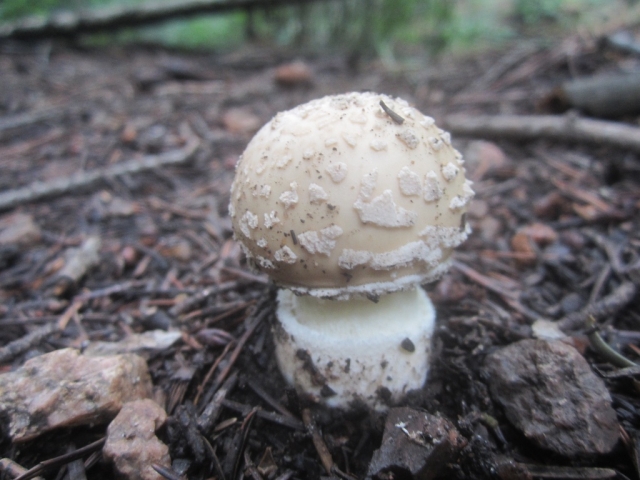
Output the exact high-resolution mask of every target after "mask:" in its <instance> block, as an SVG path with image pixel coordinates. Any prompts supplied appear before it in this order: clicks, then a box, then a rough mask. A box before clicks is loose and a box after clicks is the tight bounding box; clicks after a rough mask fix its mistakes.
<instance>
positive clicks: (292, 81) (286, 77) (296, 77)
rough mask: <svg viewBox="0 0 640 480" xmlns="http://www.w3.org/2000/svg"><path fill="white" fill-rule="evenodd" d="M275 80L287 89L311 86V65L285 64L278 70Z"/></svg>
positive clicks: (301, 63) (302, 63) (300, 63)
mask: <svg viewBox="0 0 640 480" xmlns="http://www.w3.org/2000/svg"><path fill="white" fill-rule="evenodd" d="M275 80H276V82H277V83H278V84H280V85H282V86H286V87H293V86H298V85H309V84H311V83H312V81H313V72H312V71H311V68H310V67H309V65H307V64H306V63H304V62H302V61H297V62H291V63H285V64H283V65H280V66H279V67H278V68H277V69H276V72H275Z"/></svg>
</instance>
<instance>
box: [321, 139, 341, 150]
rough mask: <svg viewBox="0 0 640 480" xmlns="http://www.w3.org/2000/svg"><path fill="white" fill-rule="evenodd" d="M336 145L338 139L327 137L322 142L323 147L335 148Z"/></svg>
mask: <svg viewBox="0 0 640 480" xmlns="http://www.w3.org/2000/svg"><path fill="white" fill-rule="evenodd" d="M337 144H338V139H337V138H336V137H329V138H327V139H326V140H325V141H324V146H325V147H329V148H330V147H335V146H336V145H337Z"/></svg>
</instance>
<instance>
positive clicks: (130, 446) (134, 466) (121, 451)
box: [102, 399, 171, 480]
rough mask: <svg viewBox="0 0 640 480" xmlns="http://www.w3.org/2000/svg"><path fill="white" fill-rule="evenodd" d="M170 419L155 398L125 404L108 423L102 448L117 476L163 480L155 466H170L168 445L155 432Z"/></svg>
mask: <svg viewBox="0 0 640 480" xmlns="http://www.w3.org/2000/svg"><path fill="white" fill-rule="evenodd" d="M166 420H167V414H166V412H165V411H164V410H163V409H162V408H161V407H160V406H159V405H158V404H157V403H155V402H154V401H153V400H149V399H144V400H135V401H133V402H128V403H125V404H124V405H123V406H122V410H120V413H118V415H117V416H116V418H114V419H113V421H112V422H111V423H110V424H109V428H108V429H107V441H106V443H105V445H104V448H103V449H102V453H103V455H104V456H105V458H106V459H108V460H109V461H111V462H112V463H113V465H114V467H115V469H116V471H117V473H118V476H120V477H123V478H127V479H129V480H161V479H162V478H164V477H162V475H160V474H159V473H157V472H156V471H155V470H154V469H153V467H152V465H159V466H161V467H166V468H171V457H170V456H169V448H168V447H167V446H166V445H165V444H164V443H162V442H161V441H160V440H159V439H158V437H156V432H157V431H158V429H160V427H162V426H163V425H164V423H165V422H166Z"/></svg>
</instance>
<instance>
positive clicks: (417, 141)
mask: <svg viewBox="0 0 640 480" xmlns="http://www.w3.org/2000/svg"><path fill="white" fill-rule="evenodd" d="M283 159H286V161H284V160H283ZM463 165H464V162H463V160H462V155H461V154H460V153H459V152H458V151H457V150H455V149H454V148H453V147H452V146H451V139H450V136H449V134H448V133H447V132H444V131H443V130H441V129H439V128H438V127H437V126H436V125H435V122H434V120H433V119H432V118H431V117H427V116H425V115H423V114H422V113H420V112H419V111H418V110H416V109H415V108H413V107H411V106H410V105H409V104H408V103H407V102H406V101H404V100H402V99H393V98H391V97H388V96H386V95H380V94H376V93H348V94H344V95H335V96H328V97H324V98H321V99H318V100H313V101H311V102H309V103H306V104H304V105H300V106H298V107H296V108H294V109H292V110H289V111H286V112H281V113H279V114H277V115H276V116H275V117H274V118H273V119H272V120H271V121H270V122H268V123H267V124H266V125H265V126H264V127H262V129H260V131H259V132H258V133H257V134H256V136H255V137H254V138H253V139H252V140H251V142H250V143H249V145H248V146H247V148H246V150H245V151H244V153H243V155H242V157H241V158H240V160H239V163H238V166H237V169H236V177H235V180H234V182H233V185H232V188H231V204H230V207H229V214H230V216H231V219H232V224H233V228H234V233H235V237H236V240H237V241H238V242H240V244H241V246H242V249H243V251H244V252H245V254H246V255H247V258H248V261H249V262H250V264H251V265H253V266H254V267H255V268H256V269H258V270H263V271H265V272H266V273H268V274H269V276H270V277H271V278H272V279H273V280H274V281H275V282H276V283H277V284H278V285H280V286H282V287H285V288H287V289H289V290H291V291H292V292H294V293H295V294H297V295H302V296H303V297H300V298H296V297H294V296H293V295H291V294H289V293H282V294H281V295H280V297H279V298H280V306H279V310H278V318H279V322H280V323H279V326H278V327H277V328H278V330H279V335H277V339H276V350H277V355H278V360H279V364H280V366H281V369H282V370H283V373H284V375H285V377H287V379H288V380H289V381H290V382H291V383H292V384H295V385H296V386H297V387H298V388H299V389H300V390H302V391H305V392H307V393H313V394H318V395H320V394H321V393H322V392H321V391H320V390H322V389H323V388H324V390H323V392H324V393H322V394H323V395H325V396H324V397H322V398H325V399H326V400H325V401H326V403H328V404H330V405H339V406H345V405H346V404H347V403H348V402H350V401H351V400H353V399H354V398H355V397H356V396H357V397H358V398H360V399H364V400H365V402H366V403H368V404H369V405H370V406H372V407H374V408H384V405H383V404H382V403H381V401H380V399H379V396H376V395H375V394H372V392H376V391H380V389H383V390H384V389H387V391H388V392H390V395H387V398H388V399H389V398H390V399H391V400H392V401H393V400H397V399H399V398H400V397H401V396H402V395H403V394H404V393H405V392H406V391H407V390H408V389H412V388H419V387H420V386H421V385H422V384H423V382H424V380H425V378H426V372H427V369H428V367H427V365H428V359H427V360H424V359H422V357H423V356H424V357H427V358H428V354H426V353H425V352H428V351H429V343H430V340H428V339H427V340H422V338H423V337H424V338H427V337H425V335H426V336H428V338H430V336H431V330H432V328H433V327H432V324H433V318H432V317H433V314H432V313H430V314H426V313H424V319H422V321H423V322H424V323H423V324H421V325H420V326H419V327H413V326H412V327H411V328H413V330H411V328H410V329H409V330H407V331H406V332H407V333H406V335H405V336H406V337H407V338H409V339H410V340H411V341H413V342H415V347H416V348H415V350H414V352H413V353H412V356H413V357H414V359H413V360H412V361H411V362H410V365H411V367H407V368H403V369H402V370H404V371H405V372H406V373H407V375H408V377H409V376H411V375H410V374H409V371H411V370H412V369H413V368H414V366H415V369H416V371H417V370H420V373H419V374H417V375H415V378H412V379H407V380H406V381H404V380H402V381H400V380H398V378H399V376H398V375H395V376H392V375H388V374H387V372H383V371H382V370H381V369H380V368H379V365H380V364H381V363H384V362H385V360H384V359H383V358H382V357H384V355H385V354H386V352H391V351H396V350H397V349H398V348H399V347H398V341H397V338H396V337H395V336H394V335H391V332H403V331H405V330H403V329H406V328H409V325H413V324H412V322H414V319H413V317H412V314H415V315H422V314H418V313H416V312H427V311H429V312H433V308H432V307H431V305H430V302H429V300H428V298H427V297H426V295H422V294H421V293H418V292H417V291H416V290H415V289H416V287H417V286H418V285H420V284H422V283H426V282H431V281H434V280H436V279H438V278H439V277H440V276H441V275H442V274H443V273H444V272H446V270H447V269H448V267H449V263H450V258H451V253H452V252H453V249H454V248H455V247H456V246H458V245H459V244H460V243H462V242H463V241H464V240H465V239H466V238H467V236H468V235H469V233H470V229H469V226H468V224H467V222H466V216H465V212H466V207H467V205H468V203H469V201H470V200H471V199H472V197H473V190H472V188H471V182H470V181H468V180H466V179H465V176H464V173H465V169H464V166H463ZM256 188H264V189H267V190H269V192H270V195H269V196H268V197H259V196H257V195H254V194H253V193H252V192H255V190H256ZM255 219H257V220H258V221H257V224H256V223H255V221H254V220H255ZM249 220H251V223H249ZM247 233H249V235H248V234H247ZM403 290H412V292H409V293H407V294H404V293H402V292H401V291H403ZM394 292H399V293H398V295H399V297H398V298H402V300H398V299H396V298H395V297H394V296H391V297H388V298H385V296H388V295H390V294H392V293H394ZM403 295H404V296H403ZM363 297H367V298H370V299H371V298H376V299H377V298H379V297H380V303H379V305H377V306H375V307H376V312H383V311H384V310H385V308H386V305H387V304H389V305H391V304H403V305H406V306H407V311H406V313H405V314H402V315H398V314H395V313H393V310H392V309H389V310H388V313H383V314H382V313H381V314H380V315H381V316H380V318H381V320H379V323H380V324H381V325H383V326H384V329H385V332H387V333H380V334H377V335H378V336H379V337H381V338H385V337H387V343H386V344H383V343H381V344H380V346H379V347H378V346H376V347H375V348H376V349H378V350H376V352H377V353H375V354H373V353H372V354H371V355H369V357H370V358H369V360H367V362H371V365H370V366H367V367H366V368H365V367H362V371H361V373H360V374H355V373H354V374H352V375H351V377H349V376H348V375H347V374H344V373H343V374H342V376H343V377H344V378H345V379H346V380H345V384H351V385H353V388H351V389H350V388H348V386H347V387H345V388H344V389H343V388H342V387H341V386H339V385H340V381H342V380H340V381H339V382H337V383H336V382H333V380H332V379H333V378H334V377H335V375H337V374H335V371H337V370H336V367H335V365H336V364H337V363H340V362H343V363H344V361H346V359H347V358H349V359H351V361H352V362H353V363H352V365H355V364H356V361H357V360H358V359H360V357H361V353H362V354H364V353H365V351H366V350H369V349H370V348H369V347H370V346H371V344H368V343H367V342H368V341H369V340H367V342H363V343H360V341H359V337H357V336H356V337H345V338H348V339H349V340H348V341H347V343H345V344H344V345H345V348H346V349H347V350H352V351H353V353H351V354H349V352H348V351H347V353H346V355H350V356H348V357H345V356H344V355H343V353H344V352H341V351H340V350H339V348H338V347H335V348H334V349H333V352H334V353H328V352H329V351H330V350H331V348H329V347H326V348H325V347H324V346H323V347H322V349H325V350H324V353H322V354H320V353H319V350H318V349H317V348H315V347H314V342H319V341H324V340H321V339H324V338H325V335H324V333H326V332H329V331H331V332H332V333H331V334H330V335H327V336H326V338H330V337H332V336H333V335H334V333H335V335H337V337H334V340H333V341H332V342H330V343H332V344H335V345H338V344H341V341H338V340H335V338H342V337H341V336H342V335H346V334H347V331H348V330H349V328H350V329H351V330H353V329H356V330H358V331H360V332H361V333H360V334H359V335H365V334H368V329H369V327H370V326H371V325H373V323H375V322H374V321H373V320H371V319H370V317H371V316H370V314H367V315H364V314H363V313H362V312H364V311H366V310H368V309H369V307H371V306H372V305H371V304H370V302H369V303H367V302H368V301H367V300H362V298H363ZM323 299H334V300H338V302H336V303H335V304H332V305H331V306H329V305H330V304H327V303H326V301H325V300H323ZM312 305H314V306H313V307H312ZM314 309H321V310H324V311H331V312H332V315H333V316H334V317H335V318H333V317H332V318H331V319H330V320H327V319H326V318H325V317H323V316H322V315H321V316H318V317H316V316H314V315H315V314H313V313H312V312H313V311H314ZM303 312H304V313H303ZM376 315H378V313H376ZM303 317H304V318H303ZM294 318H295V319H297V322H299V324H296V322H295V321H292V319H294ZM321 318H325V319H324V320H321ZM356 319H358V320H356ZM370 320H371V321H370ZM415 321H416V322H417V323H416V324H418V323H420V322H419V321H418V320H415ZM347 324H349V325H351V326H350V327H349V328H345V326H346V325H347ZM369 324H370V325H369ZM356 325H357V328H356ZM294 331H295V332H297V333H296V334H293V333H292V332H294ZM336 332H343V333H336ZM305 335H310V336H309V337H308V338H306V337H305ZM365 336H366V335H365ZM373 336H375V335H373ZM360 338H364V337H360ZM368 338H369V337H368ZM413 338H416V339H420V340H413ZM280 339H287V340H286V341H285V340H283V341H282V342H281V341H280ZM307 340H309V342H307ZM401 340H402V339H401ZM290 345H291V346H290ZM327 345H328V343H327ZM307 351H308V356H306V355H305V353H304V352H307ZM301 352H302V353H301ZM400 353H402V352H400ZM332 355H333V356H334V357H335V358H336V359H341V360H340V362H335V361H334V363H333V364H332V365H331V366H330V367H329V371H328V375H325V380H326V381H325V382H324V383H323V384H322V385H320V387H318V385H315V384H314V385H311V383H313V382H316V383H317V379H318V378H319V377H318V376H317V375H315V374H314V375H312V376H315V378H316V380H313V381H312V380H309V379H310V378H311V377H310V376H309V374H308V371H306V370H305V369H304V368H300V365H301V364H303V365H306V367H305V368H307V370H309V369H311V370H312V371H316V373H317V371H322V370H323V369H325V370H326V364H327V362H329V363H331V361H332V360H331V358H332ZM402 355H406V351H405V352H404V353H402ZM418 357H420V359H418ZM286 358H290V361H291V364H292V366H291V367H287V366H286V364H287V361H286ZM403 358H404V357H403ZM296 359H297V360H296ZM394 361H395V360H394ZM403 361H404V360H403ZM301 362H302V363H301ZM310 362H311V364H313V365H312V366H311V367H310ZM363 362H364V360H363ZM401 363H402V362H401ZM374 364H377V365H378V367H375V368H374V367H373V365H374ZM418 365H419V367H418ZM314 369H315V370H314ZM343 370H344V368H343ZM304 372H307V373H304ZM323 375H324V374H323ZM345 375H346V376H345ZM303 377H304V378H303ZM356 378H357V379H358V380H357V381H355V380H354V379H356ZM388 378H393V380H389V379H388ZM310 382H311V383H310ZM320 383H322V382H320ZM356 384H357V385H358V387H357V388H356V387H355V385H356ZM332 385H333V386H332ZM332 391H333V392H334V393H335V395H333V396H330V397H328V396H326V395H327V394H329V395H331V392H332ZM339 392H340V393H339ZM358 392H360V393H358ZM329 399H330V400H329Z"/></svg>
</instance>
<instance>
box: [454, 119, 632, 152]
mask: <svg viewBox="0 0 640 480" xmlns="http://www.w3.org/2000/svg"><path fill="white" fill-rule="evenodd" d="M443 123H444V125H443V127H444V128H446V129H448V130H450V131H451V133H453V134H456V135H468V136H473V137H485V136H486V137H502V138H516V139H527V140H533V139H538V138H552V139H555V140H562V141H569V142H588V143H598V144H602V145H610V146H614V147H618V148H626V149H629V150H633V151H636V152H640V128H637V127H632V126H630V125H625V124H622V123H617V122H605V121H602V120H591V119H587V118H580V117H576V116H573V115H540V116H528V115H522V116H520V115H495V116H492V115H466V114H454V115H449V116H447V117H445V119H444V122H443Z"/></svg>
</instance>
